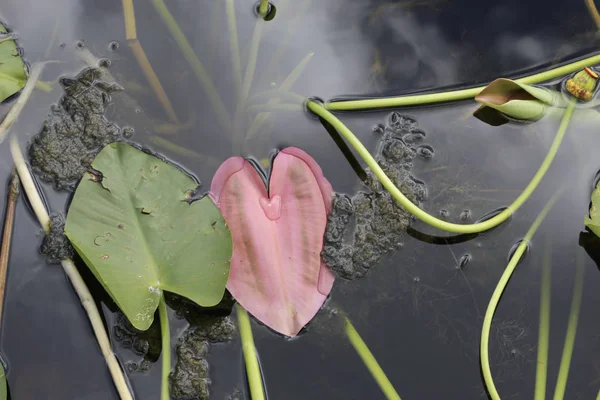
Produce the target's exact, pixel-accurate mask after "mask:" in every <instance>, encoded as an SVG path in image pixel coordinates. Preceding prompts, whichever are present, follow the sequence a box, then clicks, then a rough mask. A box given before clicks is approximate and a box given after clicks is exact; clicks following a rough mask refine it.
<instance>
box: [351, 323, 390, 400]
mask: <svg viewBox="0 0 600 400" xmlns="http://www.w3.org/2000/svg"><path fill="white" fill-rule="evenodd" d="M346 336H348V339H349V340H350V343H351V344H352V346H353V347H354V349H355V350H356V352H357V353H358V355H359V356H360V358H361V359H362V361H363V362H364V363H365V366H366V367H367V369H368V370H369V372H370V373H371V375H373V378H375V381H376V382H377V384H378V385H379V388H380V389H381V391H382V392H383V394H384V395H385V397H386V399H388V400H400V396H399V395H398V393H397V392H396V389H394V386H392V383H391V382H390V380H389V379H388V377H387V376H386V375H385V372H383V370H382V369H381V367H380V366H379V363H378V362H377V360H376V359H375V357H374V356H373V353H371V351H370V350H369V348H368V347H367V345H366V344H365V342H364V341H363V340H362V338H361V337H360V335H359V334H358V332H357V331H356V329H355V328H354V326H353V325H352V323H351V322H350V320H349V319H348V318H346Z"/></svg>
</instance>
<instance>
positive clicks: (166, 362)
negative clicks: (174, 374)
mask: <svg viewBox="0 0 600 400" xmlns="http://www.w3.org/2000/svg"><path fill="white" fill-rule="evenodd" d="M158 316H159V319H160V338H161V345H162V354H161V359H162V383H161V390H160V399H161V400H169V399H170V396H169V375H170V374H171V329H170V327H169V313H168V312H167V306H166V304H165V295H164V294H163V295H161V297H160V303H158Z"/></svg>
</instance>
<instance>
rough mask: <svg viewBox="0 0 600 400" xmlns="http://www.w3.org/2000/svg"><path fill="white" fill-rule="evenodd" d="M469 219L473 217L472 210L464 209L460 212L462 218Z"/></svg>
mask: <svg viewBox="0 0 600 400" xmlns="http://www.w3.org/2000/svg"><path fill="white" fill-rule="evenodd" d="M469 219H471V210H463V212H461V213H460V220H461V221H467V220H469Z"/></svg>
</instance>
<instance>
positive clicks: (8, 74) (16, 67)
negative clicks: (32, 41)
mask: <svg viewBox="0 0 600 400" xmlns="http://www.w3.org/2000/svg"><path fill="white" fill-rule="evenodd" d="M25 83H27V74H26V72H25V63H23V60H22V59H21V55H20V54H19V50H17V45H16V43H15V41H14V40H13V39H12V38H11V37H10V36H8V31H7V30H6V28H5V27H4V26H3V25H2V24H0V102H3V101H4V100H6V99H7V98H9V97H10V96H12V95H13V94H15V93H17V92H18V91H19V90H21V89H23V86H25Z"/></svg>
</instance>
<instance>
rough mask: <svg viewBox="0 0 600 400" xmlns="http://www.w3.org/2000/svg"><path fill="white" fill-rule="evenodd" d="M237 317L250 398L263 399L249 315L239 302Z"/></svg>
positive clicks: (254, 399)
mask: <svg viewBox="0 0 600 400" xmlns="http://www.w3.org/2000/svg"><path fill="white" fill-rule="evenodd" d="M237 317H238V325H239V329H240V336H241V338H242V350H243V352H244V361H245V363H246V373H247V374H248V384H249V386H250V398H251V399H252V400H265V392H264V390H263V385H262V378H261V375H260V367H259V365H258V358H257V357H256V354H257V352H256V347H254V339H253V337H252V326H251V325H250V317H248V313H247V312H246V310H245V309H244V308H243V307H242V306H240V305H239V304H238V305H237Z"/></svg>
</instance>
